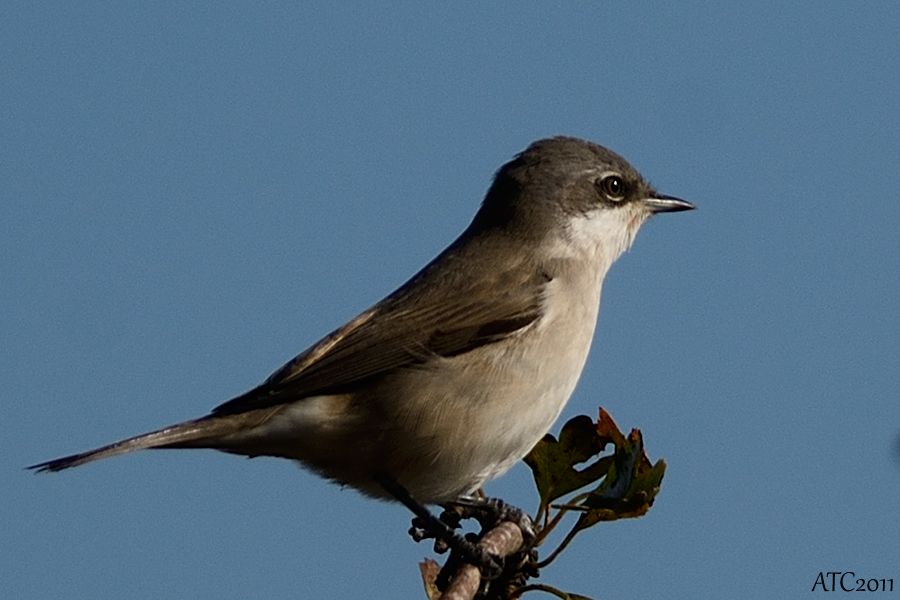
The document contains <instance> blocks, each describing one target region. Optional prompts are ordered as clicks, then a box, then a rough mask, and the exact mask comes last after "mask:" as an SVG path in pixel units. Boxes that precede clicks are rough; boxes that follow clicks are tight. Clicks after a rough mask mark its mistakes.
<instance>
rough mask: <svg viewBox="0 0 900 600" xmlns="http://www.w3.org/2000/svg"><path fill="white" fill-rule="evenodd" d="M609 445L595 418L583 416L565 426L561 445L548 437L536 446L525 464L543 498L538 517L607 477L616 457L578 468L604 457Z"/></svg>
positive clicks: (561, 434)
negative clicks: (570, 495) (556, 501)
mask: <svg viewBox="0 0 900 600" xmlns="http://www.w3.org/2000/svg"><path fill="white" fill-rule="evenodd" d="M606 444H607V440H604V439H602V438H601V437H600V436H599V435H598V434H597V426H596V425H595V424H594V422H593V421H592V420H591V418H590V417H587V416H585V415H580V416H577V417H574V418H573V419H570V420H569V421H568V422H567V423H566V424H565V425H563V428H562V431H560V433H559V440H558V441H557V439H556V438H555V437H553V436H552V435H551V434H549V433H548V434H547V435H545V436H544V438H543V439H542V440H541V441H539V442H538V443H537V445H535V447H534V448H533V449H532V450H531V452H530V453H529V454H528V456H526V457H525V463H526V464H527V465H528V466H529V467H530V468H531V472H532V475H533V476H534V482H535V485H536V486H537V489H538V494H539V495H540V499H541V505H540V508H539V510H538V515H542V514H544V512H545V511H546V509H547V507H548V506H549V504H550V503H551V502H553V501H554V500H556V499H557V498H560V497H562V496H564V495H566V494H568V493H570V492H573V491H575V490H578V489H581V488H583V487H585V486H587V485H590V484H591V483H593V482H595V481H597V480H598V479H600V478H601V477H603V476H604V475H606V473H607V471H608V470H609V468H610V466H611V465H612V462H613V461H612V457H605V458H603V459H600V460H598V461H597V462H594V463H592V464H590V465H588V466H587V467H585V468H584V469H582V470H578V469H576V468H575V465H578V464H581V463H585V462H587V461H589V460H591V459H592V458H594V457H595V456H597V455H598V454H600V453H601V452H602V451H603V449H604V447H605V446H606Z"/></svg>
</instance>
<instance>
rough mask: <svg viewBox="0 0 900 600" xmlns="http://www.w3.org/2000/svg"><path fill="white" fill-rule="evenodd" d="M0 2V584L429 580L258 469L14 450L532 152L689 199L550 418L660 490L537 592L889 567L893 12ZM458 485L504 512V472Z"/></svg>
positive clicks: (382, 286) (96, 591)
mask: <svg viewBox="0 0 900 600" xmlns="http://www.w3.org/2000/svg"><path fill="white" fill-rule="evenodd" d="M6 13H7V14H6V16H5V17H4V24H3V26H2V38H0V56H2V59H0V73H2V82H3V86H2V87H3V92H2V93H0V119H2V121H0V127H2V130H0V134H2V135H0V137H2V140H3V142H2V144H0V186H2V187H0V190H2V191H0V195H2V201H0V223H2V232H3V235H2V236H0V315H2V316H0V319H2V321H0V323H2V330H0V331H2V339H3V340H4V341H3V344H2V345H0V353H2V360H0V381H2V383H3V389H4V393H3V394H2V400H0V401H2V415H3V423H4V424H5V434H4V435H3V436H2V440H0V473H2V482H3V484H2V486H0V502H2V505H3V506H4V510H3V511H0V529H2V533H3V540H4V543H3V544H0V596H3V597H4V598H79V597H80V598H97V599H104V598H122V597H128V598H135V599H140V598H159V597H167V598H226V599H227V598H235V599H237V598H298V597H308V596H323V597H361V596H363V595H364V594H365V595H367V596H369V597H374V598H387V597H409V598H415V597H424V596H423V595H422V594H421V592H420V583H419V581H418V575H417V569H416V566H415V565H416V562H417V561H418V560H420V559H421V558H423V557H424V556H428V555H429V554H430V552H429V548H428V547H427V546H425V545H416V544H414V543H413V542H412V541H411V540H410V539H409V538H408V537H407V535H406V533H405V531H406V528H407V526H408V522H409V517H408V515H407V513H406V512H405V510H404V509H402V508H400V507H399V506H396V505H390V504H386V503H378V502H373V501H370V500H366V499H363V498H362V497H360V496H359V495H358V494H356V493H355V492H353V491H352V490H342V489H340V488H339V487H337V486H334V485H331V484H328V483H326V482H324V481H322V480H319V479H317V478H316V477H314V476H312V475H309V474H307V473H306V472H304V471H302V470H300V469H298V468H296V467H295V466H294V465H292V464H291V463H289V462H287V461H278V460H274V459H269V460H266V459H260V460H253V461H250V460H244V459H240V458H237V457H231V456H226V455H222V454H217V453H214V452H203V451H198V452H181V453H175V452H171V453H162V452H160V453H156V452H150V453H144V454H140V455H134V456H130V457H126V458H121V459H116V460H112V461H109V462H103V463H97V464H95V465H90V466H88V467H84V468H83V469H79V470H77V471H72V472H67V473H63V474H60V475H55V476H41V477H38V476H35V475H32V474H30V473H28V472H26V471H23V470H22V467H24V466H25V465H27V464H31V463H34V462H37V461H41V460H45V459H49V458H53V457H56V456H59V455H62V454H67V453H70V452H74V451H78V450H83V449H86V448H89V447H92V446H95V445H98V444H101V443H106V442H109V441H112V440H114V439H118V438H120V437H123V436H126V435H131V434H135V433H139V432H142V431H145V430H148V429H152V428H155V427H158V426H162V425H166V424H169V423H172V422H175V421H179V420H182V419H185V418H189V417H193V416H198V415H201V414H203V413H205V412H206V411H207V410H209V409H210V408H212V407H213V406H215V405H217V404H218V403H220V402H222V401H224V400H227V399H228V398H230V397H232V396H234V395H236V394H238V393H241V392H243V391H245V390H246V389H248V388H250V387H252V386H253V385H255V384H257V383H259V382H260V381H261V380H262V379H263V378H265V377H266V376H267V375H268V374H269V373H270V372H271V371H272V370H274V369H275V368H276V367H278V366H279V365H280V364H282V362H284V361H285V360H286V359H288V358H290V357H291V356H293V355H294V354H296V353H298V352H299V351H301V350H303V349H304V348H305V347H306V346H307V345H309V344H310V343H312V342H314V341H315V340H316V339H318V337H320V336H321V335H322V334H324V333H326V332H328V331H330V330H331V329H332V328H334V327H335V326H338V325H340V324H341V323H343V322H344V321H345V320H346V319H348V318H350V317H352V316H354V315H355V314H356V313H357V312H358V311H360V310H362V309H364V308H366V307H367V306H368V305H370V304H371V303H372V302H374V301H376V300H378V299H379V298H381V297H382V295H384V294H385V293H387V292H389V291H390V290H392V289H393V288H394V287H395V286H396V285H398V284H399V283H401V282H402V281H404V280H405V279H406V278H407V277H408V276H409V275H410V274H411V273H413V272H414V271H415V270H417V269H418V268H419V267H421V266H422V265H423V264H424V263H425V262H427V261H428V260H429V259H430V258H431V257H432V256H433V255H434V254H436V253H437V252H438V251H439V250H440V249H441V248H443V246H444V245H445V244H446V243H447V242H449V241H450V240H452V239H453V238H454V237H455V236H456V235H457V234H458V233H459V231H461V230H462V228H463V227H465V225H466V224H467V223H468V221H469V219H470V218H471V216H472V215H473V214H474V211H475V210H476V208H477V206H478V204H479V202H480V201H481V198H482V195H483V193H484V191H485V189H486V187H487V185H488V183H489V181H490V178H491V176H492V174H493V172H494V170H495V169H496V168H497V167H499V166H500V165H501V164H502V163H503V162H504V161H506V160H507V159H508V158H509V157H511V156H512V155H513V154H514V153H516V152H517V151H519V150H521V149H522V148H524V147H525V146H526V145H527V144H528V143H529V142H530V141H532V140H534V139H537V138H540V137H543V136H547V135H551V134H558V133H564V134H570V135H577V136H581V137H585V138H589V139H592V140H594V141H597V142H599V143H602V144H604V145H607V146H609V147H611V148H613V149H615V150H616V151H618V152H619V153H621V154H623V155H624V156H626V157H627V158H628V159H629V160H630V161H631V162H632V163H633V164H635V165H636V166H637V167H638V168H639V169H640V170H641V171H642V172H643V173H644V174H645V175H646V176H647V177H648V178H649V179H650V180H651V181H652V182H653V183H654V184H655V185H656V186H657V187H658V188H659V189H660V190H661V191H663V192H665V193H668V194H673V195H677V196H680V197H683V198H686V199H689V200H691V201H693V202H695V203H696V204H697V205H698V206H699V210H697V211H694V212H692V213H686V214H679V215H671V216H669V215H666V216H661V217H659V218H657V219H655V220H654V221H653V222H651V223H649V224H648V225H647V226H645V227H644V229H643V230H642V231H641V233H640V235H639V236H638V239H637V242H636V244H635V246H634V248H633V249H632V251H631V252H630V253H629V254H627V255H626V256H625V257H623V258H622V259H621V260H620V261H619V263H617V264H616V266H615V267H614V268H613V270H612V272H611V273H610V275H609V276H608V278H607V280H606V285H605V288H604V302H603V307H602V310H601V316H600V324H599V327H598V333H597V337H596V340H595V344H594V348H593V350H592V354H591V356H590V359H589V362H588V365H587V367H586V369H585V372H584V374H583V376H582V379H581V382H580V384H579V387H578V389H577V391H576V393H575V395H574V396H573V398H572V400H571V401H570V403H569V405H568V407H567V408H566V411H565V413H564V417H565V418H567V417H570V416H573V415H575V414H580V413H587V414H590V415H594V414H595V413H596V407H597V406H598V405H602V406H604V407H606V408H607V409H608V410H609V411H610V412H611V413H612V414H613V416H614V417H615V418H616V420H617V421H618V422H619V424H620V425H621V426H622V427H623V428H628V427H640V428H641V429H642V431H643V433H644V437H645V442H646V445H647V448H648V451H649V453H650V455H651V456H652V457H653V458H657V457H663V458H665V459H666V461H667V462H668V465H669V467H668V471H667V475H666V479H665V481H664V485H663V489H662V491H661V493H660V495H659V497H658V500H657V503H656V505H655V506H654V507H653V510H652V511H651V512H650V513H649V514H648V515H647V516H646V517H645V518H643V519H639V520H634V521H625V522H620V523H614V524H611V525H605V526H601V527H597V528H596V529H593V530H591V531H589V532H586V533H584V534H582V535H581V536H580V537H579V538H578V539H577V540H576V542H575V543H574V545H573V546H572V547H571V548H570V549H569V550H568V551H567V552H566V554H564V555H563V557H562V558H561V559H560V560H559V561H558V562H557V563H556V564H554V566H552V567H551V568H549V569H547V570H545V572H544V581H546V582H547V583H551V584H557V585H559V586H560V587H563V588H565V589H568V590H571V591H576V592H580V593H583V594H587V595H591V596H595V597H603V598H648V599H653V598H663V597H676V598H677V597H694V598H721V597H729V598H760V597H784V598H794V597H806V595H808V594H809V590H810V588H811V587H812V585H813V583H814V581H815V578H816V576H817V574H818V573H819V571H829V570H852V571H855V572H856V573H857V574H859V575H860V576H865V577H877V578H890V577H893V578H895V579H897V580H900V566H898V562H897V557H898V555H900V552H898V551H900V541H898V540H900V515H898V508H897V506H898V504H897V498H898V497H900V397H898V396H900V317H898V311H897V301H898V297H900V242H898V240H900V237H898V231H900V198H898V190H900V181H898V179H900V177H898V170H900V169H898V168H900V118H898V115H900V113H898V107H900V78H898V77H897V73H898V69H900V42H898V39H900V25H898V24H900V8H898V5H897V4H895V3H874V2H873V3H864V4H858V3H808V4H805V5H794V6H785V5H783V4H781V3H770V4H761V3H747V4H744V3H712V4H710V3H669V4H660V3H655V4H651V3H633V4H629V5H627V6H626V5H614V4H609V3H590V4H589V3H578V4H575V3H572V4H570V3H548V4H544V5H539V4H529V5H527V6H518V5H511V4H510V5H506V6H501V5H495V6H484V5H482V4H480V3H471V4H469V5H467V6H466V5H455V6H454V7H453V8H451V7H449V6H448V5H440V6H437V5H428V4H422V3H404V4H398V5H396V6H395V8H391V9H387V8H377V7H373V6H369V5H368V4H366V3H360V4H357V5H350V4H347V5H344V6H343V7H335V6H333V5H332V4H331V3H322V4H318V5H316V4H312V3H309V4H304V6H303V7H299V6H294V5H292V4H266V5H264V6H257V5H251V4H237V3H229V4H227V5H226V6H222V7H219V6H216V7H215V8H212V7H210V6H209V5H200V4H190V3H153V4H152V5H150V4H145V3H136V2H134V3H108V4H100V3H56V4H45V5H40V4H30V3H29V4H25V3H23V4H20V5H19V6H17V7H16V8H15V9H9V10H7V11H6ZM488 491H489V493H491V494H492V495H497V496H502V497H504V498H506V499H507V500H509V501H511V502H513V503H515V504H520V505H523V506H525V507H528V508H532V507H533V506H535V505H536V498H535V495H534V492H533V490H532V486H531V483H530V478H529V474H528V472H527V469H526V468H525V467H524V465H523V466H519V467H516V468H515V469H514V470H513V471H512V472H511V473H510V474H509V475H507V476H505V477H504V478H502V479H500V480H497V481H495V482H493V483H492V484H490V485H489V486H488ZM898 585H900V583H898Z"/></svg>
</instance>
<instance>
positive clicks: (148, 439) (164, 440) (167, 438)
mask: <svg viewBox="0 0 900 600" xmlns="http://www.w3.org/2000/svg"><path fill="white" fill-rule="evenodd" d="M243 416H245V415H234V416H226V417H217V416H207V417H202V418H200V419H194V420H192V421H184V422H183V423H177V424H175V425H171V426H169V427H164V428H163V429H158V430H157V431H151V432H150V433H144V434H142V435H137V436H134V437H131V438H128V439H125V440H120V441H118V442H115V443H112V444H109V445H108V446H103V447H101V448H95V449H94V450H88V451H87V452H81V453H79V454H72V455H69V456H63V457H62V458H57V459H54V460H48V461H47V462H42V463H38V464H36V465H31V466H30V467H27V468H28V469H31V470H33V471H35V472H37V473H44V472H56V471H62V470H63V469H69V468H71V467H77V466H80V465H83V464H85V463H89V462H93V461H95V460H100V459H101V458H110V457H112V456H118V455H120V454H126V453H128V452H134V451H135V450H145V449H148V448H221V447H222V440H223V438H224V437H226V436H228V435H231V434H235V433H238V432H240V431H242V430H246V428H247V426H248V423H247V419H246V418H241V417H243Z"/></svg>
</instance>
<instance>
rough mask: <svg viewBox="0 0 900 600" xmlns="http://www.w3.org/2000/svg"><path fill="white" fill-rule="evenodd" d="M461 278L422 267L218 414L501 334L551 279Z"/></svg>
mask: <svg viewBox="0 0 900 600" xmlns="http://www.w3.org/2000/svg"><path fill="white" fill-rule="evenodd" d="M459 279H462V278H457V280H456V281H447V282H435V281H434V278H433V277H429V276H428V273H427V272H424V273H423V275H422V276H420V277H417V278H415V279H414V280H412V282H411V283H410V284H409V285H407V286H404V287H403V288H401V289H400V290H398V291H397V292H395V293H394V294H392V295H391V296H389V297H388V298H386V299H385V300H383V301H382V302H380V303H379V304H376V305H375V306H374V307H372V308H371V309H369V310H367V311H366V312H364V313H362V314H361V315H359V316H358V317H356V318H355V319H353V320H352V321H350V322H349V323H347V324H346V325H344V326H343V327H341V328H340V329H338V330H336V331H334V332H332V333H331V334H329V335H328V336H326V337H325V338H323V339H322V340H320V341H319V342H318V343H316V344H315V345H313V346H312V347H311V348H309V349H308V350H306V351H305V352H303V353H302V354H300V355H299V356H297V357H296V358H294V359H293V360H291V361H290V362H288V363H287V364H286V365H284V366H283V367H282V368H281V369H279V370H278V371H276V372H275V373H273V374H272V376H271V377H269V378H268V379H267V380H266V381H265V382H264V383H263V384H262V385H260V386H259V387H257V388H255V389H253V390H250V391H249V392H247V393H246V394H243V395H241V396H238V397H236V398H234V399H232V400H229V401H228V402H226V403H224V404H222V405H220V406H218V407H217V408H216V409H214V411H213V413H215V414H235V413H242V412H246V411H249V410H255V409H259V408H266V407H270V406H275V405H278V404H285V403H289V402H295V401H297V400H300V399H302V398H304V397H308V396H313V395H322V394H337V393H344V392H348V391H352V390H353V389H354V388H355V387H357V386H359V385H361V384H363V383H364V382H366V381H369V380H371V379H373V378H377V377H380V376H383V375H384V374H386V373H387V372H390V371H393V370H395V369H399V368H403V367H408V366H413V365H416V364H422V363H424V362H425V361H427V360H429V359H430V358H433V357H434V356H444V357H449V356H457V355H460V354H464V353H466V352H469V351H471V350H473V349H475V348H478V347H480V346H483V345H485V344H491V343H494V342H497V341H499V340H502V339H503V338H505V337H507V336H508V335H510V334H512V333H514V332H516V331H518V330H520V329H522V328H523V327H526V326H527V325H529V324H530V323H532V322H533V321H535V320H536V319H538V318H539V317H540V315H541V310H542V296H543V289H544V286H545V285H546V283H547V281H548V279H547V277H546V276H544V275H543V274H542V273H541V272H540V271H536V272H534V273H527V274H525V275H524V276H518V277H517V276H513V275H510V274H500V275H498V276H496V277H493V278H491V279H490V280H489V281H485V280H483V279H481V278H479V279H481V280H480V282H466V281H459ZM425 290H427V293H422V292H424V291H425ZM411 295H416V296H417V298H418V300H417V302H416V303H415V305H414V306H411V303H410V302H409V301H408V299H409V297H410V296H411Z"/></svg>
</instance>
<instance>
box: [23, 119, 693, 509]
mask: <svg viewBox="0 0 900 600" xmlns="http://www.w3.org/2000/svg"><path fill="white" fill-rule="evenodd" d="M693 208H694V205H693V204H691V203H689V202H686V201H684V200H681V199H678V198H674V197H672V196H665V195H661V194H658V193H657V192H656V191H655V190H654V189H653V188H652V187H650V185H649V184H648V183H647V182H646V181H645V180H644V179H643V178H642V177H641V175H640V174H639V173H638V172H637V171H636V170H635V169H634V168H632V167H631V166H630V165H629V164H628V163H627V162H626V161H625V159H623V158H622V157H620V156H619V155H617V154H615V153H614V152H612V151H610V150H608V149H606V148H604V147H602V146H599V145H597V144H594V143H591V142H588V141H585V140H581V139H576V138H571V137H554V138H548V139H543V140H539V141H537V142H534V143H533V144H531V145H530V146H529V147H528V148H526V149H525V150H524V151H523V152H521V153H520V154H518V155H517V156H516V157H515V158H514V159H513V160H511V161H510V162H508V163H507V164H505V165H504V166H503V167H502V168H501V169H500V170H499V171H498V172H497V174H496V176H495V178H494V180H493V183H492V185H491V186H490V188H489V189H488V192H487V195H486V196H485V198H484V201H483V202H482V204H481V207H480V209H479V210H478V212H477V213H476V215H475V217H474V219H473V220H472V222H471V224H470V225H469V226H468V227H467V228H466V230H465V231H463V233H462V234H461V235H460V236H459V237H458V238H457V239H456V240H455V241H454V242H453V243H452V244H450V246H449V247H447V249H445V250H444V251H443V252H441V254H440V255H438V256H437V258H435V259H434V260H432V261H431V262H430V263H429V264H428V265H426V266H425V267H424V268H423V269H422V270H421V271H419V272H418V273H417V274H416V275H414V276H413V277H412V278H411V279H410V280H409V281H407V282H406V283H405V284H403V285H402V286H401V287H400V288H399V289H397V290H396V291H395V292H393V293H392V294H390V295H389V296H387V297H386V298H385V299H383V300H381V301H380V302H378V303H377V304H375V305H374V306H373V307H372V308H370V309H368V310H366V311H365V312H363V313H362V314H360V315H359V316H357V317H355V318H354V319H352V320H351V321H350V322H348V323H347V324H346V325H344V326H343V327H340V328H339V329H336V330H335V331H333V332H332V333H330V334H328V335H327V336H325V337H324V338H322V339H321V340H320V341H319V342H317V343H316V344H314V345H313V346H311V347H310V348H309V349H307V350H306V351H305V352H303V353H302V354H300V355H298V356H297V357H296V358H294V359H292V360H291V361H290V362H288V363H287V364H285V365H284V366H283V367H281V368H280V369H278V370H277V371H275V373H273V374H272V375H271V376H270V377H269V378H268V379H266V380H265V381H264V382H263V383H262V384H261V385H259V386H258V387H256V388H254V389H252V390H250V391H249V392H247V393H245V394H243V395H240V396H237V397H235V398H233V399H231V400H229V401H228V402H225V403H224V404H222V405H220V406H218V407H216V408H214V409H213V410H212V412H211V413H210V414H208V415H206V416H204V417H200V418H198V419H194V420H190V421H185V422H182V423H178V424H176V425H171V426H169V427H165V428H163V429H159V430H157V431H152V432H150V433H145V434H142V435H138V436H136V437H132V438H128V439H125V440H122V441H118V442H115V443H113V444H110V445H108V446H103V447H101V448H97V449H95V450H90V451H87V452H83V453H80V454H73V455H71V456H66V457H64V458H58V459H56V460H51V461H48V462H44V463H40V464H37V465H33V466H31V467H29V468H31V469H35V470H37V471H61V470H63V469H68V468H70V467H75V466H78V465H82V464H85V463H87V462H91V461H94V460H97V459H100V458H108V457H111V456H117V455H119V454H125V453H127V452H132V451H135V450H143V449H147V448H212V449H216V450H221V451H223V452H228V453H232V454H239V455H244V456H249V457H256V456H275V457H282V458H288V459H293V460H295V461H298V462H299V463H300V464H302V465H304V466H306V467H307V468H309V469H311V470H312V471H314V472H316V473H318V474H320V475H322V476H324V477H326V478H328V479H331V480H333V481H335V482H339V483H340V484H344V485H349V486H352V487H354V488H356V489H358V490H360V491H361V492H363V493H364V494H367V495H370V496H373V497H378V498H387V499H391V498H394V499H399V498H398V497H397V490H404V491H405V492H407V493H408V494H409V495H410V496H412V498H413V499H415V500H416V501H417V502H420V503H423V504H441V503H447V502H452V501H454V500H456V499H457V498H460V497H467V496H471V495H472V494H474V493H475V492H476V491H477V490H478V489H480V488H481V486H482V484H483V483H485V482H486V481H488V480H490V479H493V478H495V477H497V476H499V475H501V474H503V473H504V472H506V471H507V470H508V469H509V468H510V467H511V466H512V465H513V464H515V463H516V462H517V461H519V460H520V459H521V458H522V457H524V456H525V455H526V454H527V453H528V451H529V450H531V448H532V447H533V446H534V445H535V444H536V443H537V442H538V440H540V439H541V438H542V437H543V436H544V434H546V433H547V431H548V430H549V429H550V427H551V426H552V425H553V422H554V421H555V420H556V419H557V417H558V416H559V414H560V412H561V411H562V409H563V407H564V406H565V404H566V402H567V401H568V400H569V397H570V396H571V394H572V391H573V390H574V388H575V384H576V383H577V381H578V378H579V377H580V375H581V371H582V369H583V367H584V364H585V361H586V359H587V355H588V350H589V348H590V345H591V340H592V338H593V334H594V327H595V325H596V322H597V314H598V311H599V307H600V291H601V285H602V283H603V279H604V277H605V276H606V273H607V271H608V270H609V268H610V266H612V264H613V262H614V261H615V260H616V259H617V258H618V257H619V256H620V255H621V254H622V253H623V252H624V251H625V250H627V249H628V248H629V247H630V246H631V243H632V241H633V240H634V237H635V235H636V234H637V231H638V229H640V227H641V225H642V224H643V223H644V222H645V221H646V220H647V219H648V218H649V217H650V216H651V215H654V214H657V213H664V212H675V211H684V210H690V209H693ZM401 501H402V500H401Z"/></svg>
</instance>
